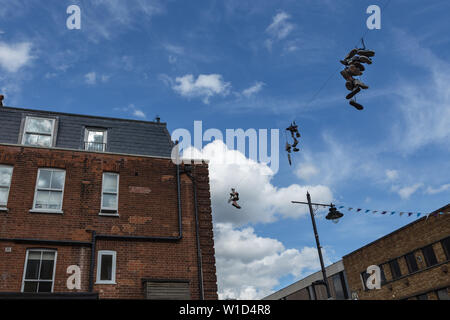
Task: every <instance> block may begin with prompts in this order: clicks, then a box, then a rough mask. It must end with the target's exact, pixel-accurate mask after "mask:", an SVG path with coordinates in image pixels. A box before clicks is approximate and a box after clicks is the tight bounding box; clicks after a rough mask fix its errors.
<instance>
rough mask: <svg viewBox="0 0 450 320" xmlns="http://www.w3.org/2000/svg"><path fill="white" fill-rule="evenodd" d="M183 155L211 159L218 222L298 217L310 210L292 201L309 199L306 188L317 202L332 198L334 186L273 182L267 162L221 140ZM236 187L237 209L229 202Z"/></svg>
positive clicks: (259, 220)
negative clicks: (254, 158)
mask: <svg viewBox="0 0 450 320" xmlns="http://www.w3.org/2000/svg"><path fill="white" fill-rule="evenodd" d="M183 157H185V158H197V159H198V158H202V159H209V160H210V163H209V171H210V184H211V201H212V205H213V217H214V220H215V221H216V222H219V223H224V222H225V223H226V222H230V223H233V224H234V225H239V226H242V225H245V224H247V223H257V222H264V223H268V222H273V221H275V220H276V219H277V217H283V218H298V217H300V216H302V215H304V214H307V212H308V211H307V208H306V207H305V206H299V205H295V204H292V203H291V201H292V200H299V201H306V192H307V191H309V192H310V193H311V194H312V195H313V197H314V199H315V200H316V201H318V202H322V203H330V202H331V201H332V199H333V195H332V192H331V190H330V189H329V188H328V187H327V186H324V185H309V186H302V185H298V184H292V185H290V186H287V187H276V186H274V185H273V184H272V183H271V180H272V178H273V177H274V173H273V172H272V170H271V169H270V168H269V167H268V166H267V165H266V164H264V163H259V162H256V161H253V160H251V159H248V158H247V157H245V155H243V154H242V153H240V152H239V151H236V150H230V149H228V148H227V146H226V145H225V144H224V143H223V142H222V141H221V140H215V141H214V142H211V143H209V144H207V145H206V146H205V147H204V148H203V152H198V150H195V149H193V148H188V149H187V150H185V151H184V152H183ZM255 186H258V188H255ZM233 187H235V188H236V189H237V191H238V192H239V196H240V200H239V204H240V205H241V206H242V209H241V210H237V209H234V208H233V207H232V206H231V205H230V204H229V203H228V202H227V200H228V198H229V192H230V189H231V188H233ZM302 197H303V199H302Z"/></svg>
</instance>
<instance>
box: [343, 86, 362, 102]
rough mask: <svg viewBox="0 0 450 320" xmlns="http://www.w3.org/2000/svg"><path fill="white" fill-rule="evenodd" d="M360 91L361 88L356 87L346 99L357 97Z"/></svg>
mask: <svg viewBox="0 0 450 320" xmlns="http://www.w3.org/2000/svg"><path fill="white" fill-rule="evenodd" d="M360 91H361V88H360V87H356V89H355V90H353V91H352V92H350V93H349V94H348V95H347V96H346V97H345V98H346V99H351V98H353V97H354V96H355V94H357V93H358V92H360Z"/></svg>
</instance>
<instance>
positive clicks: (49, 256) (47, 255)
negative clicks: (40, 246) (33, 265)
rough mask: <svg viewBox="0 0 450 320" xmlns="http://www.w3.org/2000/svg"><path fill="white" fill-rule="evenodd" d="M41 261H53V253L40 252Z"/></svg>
mask: <svg viewBox="0 0 450 320" xmlns="http://www.w3.org/2000/svg"><path fill="white" fill-rule="evenodd" d="M42 260H48V261H54V260H55V253H54V252H53V251H44V252H42Z"/></svg>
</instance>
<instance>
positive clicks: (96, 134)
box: [84, 128, 107, 152]
mask: <svg viewBox="0 0 450 320" xmlns="http://www.w3.org/2000/svg"><path fill="white" fill-rule="evenodd" d="M106 141H107V131H106V129H98V128H86V130H85V134H84V150H88V151H100V152H103V151H105V150H106Z"/></svg>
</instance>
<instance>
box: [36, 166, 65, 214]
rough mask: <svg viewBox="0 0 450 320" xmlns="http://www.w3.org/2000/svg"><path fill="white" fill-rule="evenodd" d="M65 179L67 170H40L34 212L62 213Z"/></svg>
mask: <svg viewBox="0 0 450 320" xmlns="http://www.w3.org/2000/svg"><path fill="white" fill-rule="evenodd" d="M65 179H66V171H65V170H61V169H39V170H38V177H37V182H36V192H35V194H34V202H33V210H32V211H38V212H39V211H43V212H49V211H50V212H53V211H54V212H60V213H62V202H63V196H64V183H65Z"/></svg>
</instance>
